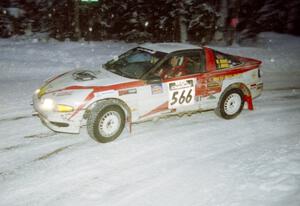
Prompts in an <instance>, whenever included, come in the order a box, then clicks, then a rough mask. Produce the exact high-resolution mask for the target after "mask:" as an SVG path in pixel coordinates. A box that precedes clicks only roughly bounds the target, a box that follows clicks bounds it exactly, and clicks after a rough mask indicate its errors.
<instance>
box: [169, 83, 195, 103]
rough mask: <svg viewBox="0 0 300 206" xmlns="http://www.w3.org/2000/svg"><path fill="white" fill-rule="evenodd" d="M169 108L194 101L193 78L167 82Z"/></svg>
mask: <svg viewBox="0 0 300 206" xmlns="http://www.w3.org/2000/svg"><path fill="white" fill-rule="evenodd" d="M168 89H169V104H168V108H169V109H175V108H177V107H181V106H189V105H193V104H194V103H195V79H185V80H178V81H174V82H169V84H168Z"/></svg>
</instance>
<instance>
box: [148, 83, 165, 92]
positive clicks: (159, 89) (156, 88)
mask: <svg viewBox="0 0 300 206" xmlns="http://www.w3.org/2000/svg"><path fill="white" fill-rule="evenodd" d="M151 92H152V94H161V93H163V87H162V84H152V85H151Z"/></svg>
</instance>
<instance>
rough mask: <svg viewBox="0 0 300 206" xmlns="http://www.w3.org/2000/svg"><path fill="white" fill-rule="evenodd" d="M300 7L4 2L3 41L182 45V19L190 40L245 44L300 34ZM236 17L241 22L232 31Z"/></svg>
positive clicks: (216, 1) (238, 0)
mask: <svg viewBox="0 0 300 206" xmlns="http://www.w3.org/2000/svg"><path fill="white" fill-rule="evenodd" d="M224 3H225V4H224ZM222 5H223V6H222ZM224 5H225V8H224ZM299 8H300V1H299V0H288V1H283V0H207V1H203V0H185V1H179V0H155V1H154V0H102V1H101V0H99V2H98V3H80V2H79V1H77V2H76V1H75V0H50V1H49V0H10V1H9V0H1V2H0V37H2V38H9V37H12V36H15V35H33V34H35V33H46V34H49V36H50V37H52V38H55V39H58V40H65V39H70V40H78V39H85V40H107V39H116V40H125V41H135V42H143V41H152V42H157V41H180V35H181V33H180V23H179V22H180V17H183V18H184V24H185V25H186V31H187V32H186V33H187V40H188V41H191V42H200V43H207V42H211V41H213V40H214V41H222V40H224V39H226V34H227V32H228V31H230V30H232V29H234V30H236V31H237V33H238V34H239V35H238V36H237V37H236V38H238V41H240V42H241V41H243V40H245V39H249V38H251V39H255V38H256V35H257V34H258V33H260V32H263V31H274V32H280V33H289V34H294V35H300V32H299V27H300V24H299V22H300V17H299V14H300V9H299ZM235 17H237V18H238V20H239V23H238V25H237V27H236V28H231V27H230V20H231V19H232V18H235ZM224 22H225V23H224ZM76 28H77V29H76ZM216 34H219V35H216Z"/></svg>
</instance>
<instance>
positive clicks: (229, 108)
mask: <svg viewBox="0 0 300 206" xmlns="http://www.w3.org/2000/svg"><path fill="white" fill-rule="evenodd" d="M244 103H245V102H244V94H243V92H242V91H241V90H240V89H232V90H229V91H228V92H226V93H225V94H224V96H223V97H222V99H221V101H220V103H219V106H218V108H217V109H216V113H217V114H218V115H219V116H221V117H222V118H224V119H233V118H235V117H236V116H238V115H239V114H240V113H241V111H242V109H243V107H244Z"/></svg>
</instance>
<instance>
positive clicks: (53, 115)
mask: <svg viewBox="0 0 300 206" xmlns="http://www.w3.org/2000/svg"><path fill="white" fill-rule="evenodd" d="M33 108H34V110H35V112H34V113H33V115H34V116H38V117H39V118H40V120H41V122H42V123H43V124H44V125H45V126H46V127H48V128H49V129H51V130H53V131H55V132H63V133H79V132H80V126H81V121H80V119H74V120H68V119H67V118H66V115H65V114H64V113H59V112H45V111H42V110H41V109H40V107H39V99H38V98H37V96H35V95H34V97H33Z"/></svg>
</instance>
